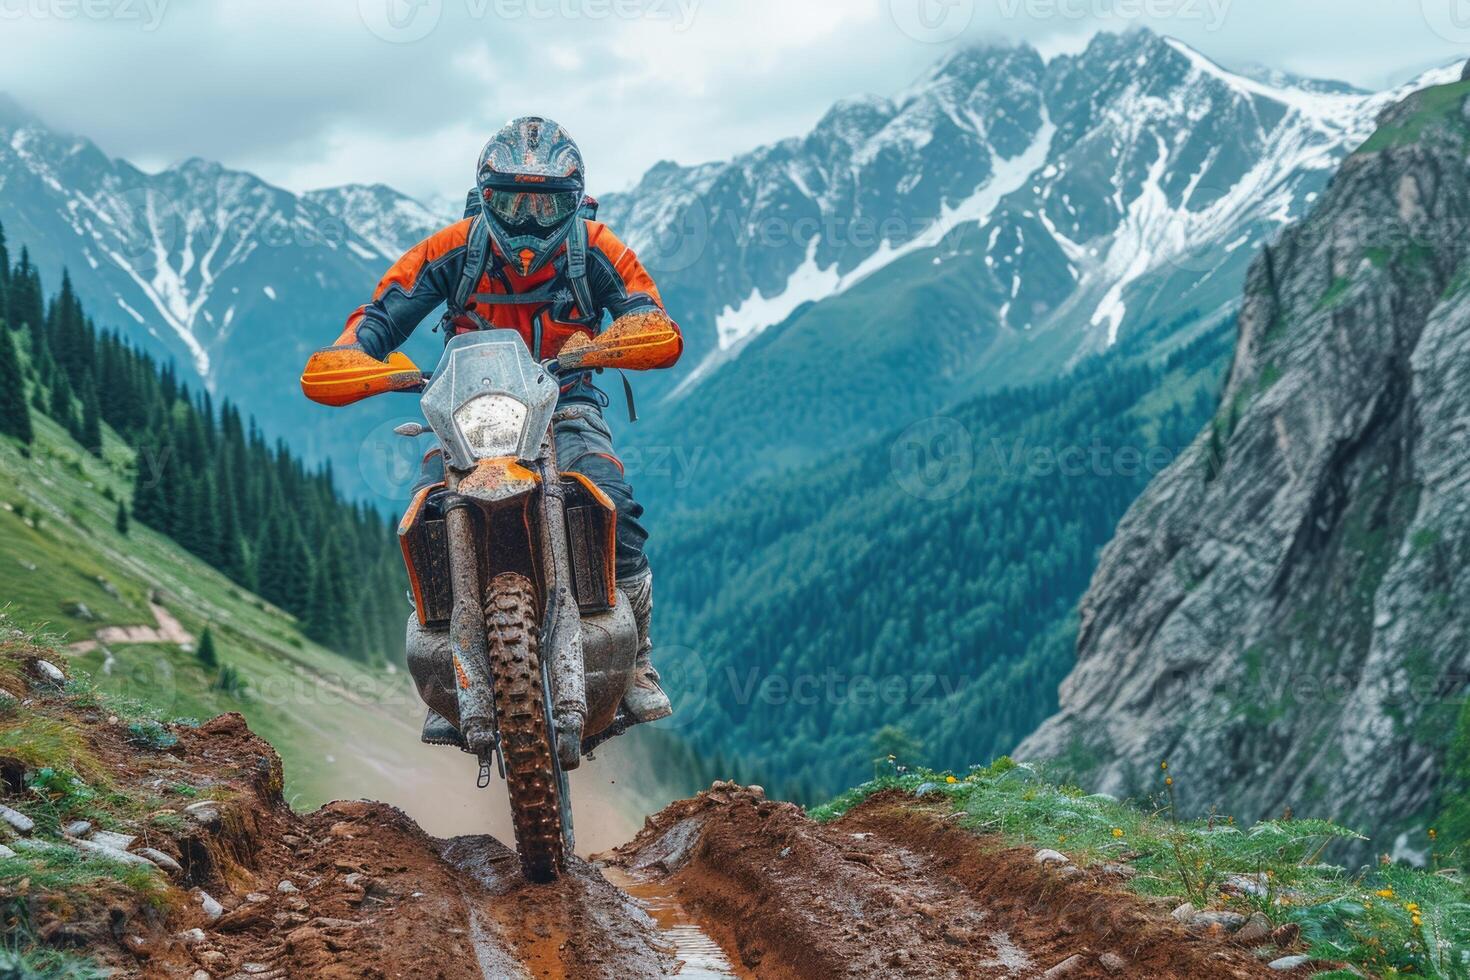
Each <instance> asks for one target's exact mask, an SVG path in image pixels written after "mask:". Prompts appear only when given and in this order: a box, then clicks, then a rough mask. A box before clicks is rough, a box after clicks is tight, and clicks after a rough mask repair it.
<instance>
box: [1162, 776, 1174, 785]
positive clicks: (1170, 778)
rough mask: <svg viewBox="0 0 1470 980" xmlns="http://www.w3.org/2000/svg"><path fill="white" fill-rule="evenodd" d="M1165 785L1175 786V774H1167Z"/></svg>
mask: <svg viewBox="0 0 1470 980" xmlns="http://www.w3.org/2000/svg"><path fill="white" fill-rule="evenodd" d="M1164 785H1165V786H1173V785H1174V777H1173V776H1165V777H1164Z"/></svg>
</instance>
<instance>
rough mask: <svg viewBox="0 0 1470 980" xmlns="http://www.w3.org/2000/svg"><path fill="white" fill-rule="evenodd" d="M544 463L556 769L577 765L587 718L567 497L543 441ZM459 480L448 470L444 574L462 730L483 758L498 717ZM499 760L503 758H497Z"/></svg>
mask: <svg viewBox="0 0 1470 980" xmlns="http://www.w3.org/2000/svg"><path fill="white" fill-rule="evenodd" d="M547 442H548V445H547V449H546V453H545V455H544V457H543V459H542V461H541V464H540V467H539V473H540V476H541V554H542V557H543V561H544V563H545V572H546V575H545V578H546V582H547V589H546V592H547V594H546V596H545V601H544V602H543V607H544V622H543V626H542V634H541V662H542V674H543V687H544V689H545V691H546V697H547V701H548V708H549V712H548V713H549V716H550V720H551V721H552V723H553V726H554V730H555V739H556V753H557V757H558V759H559V761H560V763H561V768H563V769H565V770H571V769H575V768H577V766H579V765H580V764H581V748H582V734H583V729H584V728H585V727H586V720H587V687H586V684H587V680H586V663H585V660H584V656H583V651H582V615H581V610H580V608H579V607H578V605H577V600H576V597H575V596H574V595H573V594H572V589H571V581H572V571H571V558H570V556H569V555H568V554H567V543H566V542H567V535H566V498H565V494H564V492H563V490H562V485H561V477H560V473H559V472H558V470H557V466H556V449H555V446H554V445H552V444H551V440H550V439H548V440H547ZM458 482H459V481H458V479H457V477H455V476H454V475H453V474H452V473H451V474H449V475H448V479H447V484H448V485H447V489H448V490H449V491H450V492H449V493H448V494H447V497H448V503H447V506H448V510H447V513H446V514H445V515H444V520H445V531H446V537H447V538H448V550H449V575H450V584H451V588H452V589H453V596H454V605H453V609H452V610H451V612H450V618H449V640H450V648H451V650H452V652H453V657H454V676H455V685H456V694H457V697H458V699H459V717H460V733H461V734H462V735H463V736H464V740H465V745H466V747H467V748H468V749H469V750H470V751H471V752H474V753H475V754H476V755H478V756H479V757H480V759H481V760H482V762H483V761H484V760H485V759H487V758H488V753H490V752H492V751H494V750H495V749H497V748H498V747H499V725H498V723H497V721H496V718H495V700H494V695H493V691H494V686H493V685H494V678H492V677H491V676H490V671H489V657H488V653H487V650H486V639H485V606H484V591H483V588H482V586H481V583H480V573H479V561H478V556H477V549H476V539H475V532H474V520H473V518H472V516H471V515H470V512H469V508H470V507H472V506H473V504H471V503H470V502H469V501H466V500H462V499H458V498H457V495H456V493H455V491H456V489H457V484H458ZM502 765H503V762H502Z"/></svg>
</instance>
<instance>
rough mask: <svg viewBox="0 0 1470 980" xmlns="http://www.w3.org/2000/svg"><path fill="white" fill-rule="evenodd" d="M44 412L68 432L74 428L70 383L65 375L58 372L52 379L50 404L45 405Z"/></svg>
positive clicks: (74, 420)
mask: <svg viewBox="0 0 1470 980" xmlns="http://www.w3.org/2000/svg"><path fill="white" fill-rule="evenodd" d="M46 414H47V415H49V416H51V417H52V418H53V419H55V420H56V422H57V424H58V425H60V426H61V427H62V428H63V429H66V430H67V431H68V432H73V431H75V430H76V427H77V426H76V414H75V413H74V412H72V410H71V385H70V384H69V383H68V382H67V380H66V376H65V375H62V374H58V375H56V377H55V378H54V379H52V382H51V404H49V405H47V406H46Z"/></svg>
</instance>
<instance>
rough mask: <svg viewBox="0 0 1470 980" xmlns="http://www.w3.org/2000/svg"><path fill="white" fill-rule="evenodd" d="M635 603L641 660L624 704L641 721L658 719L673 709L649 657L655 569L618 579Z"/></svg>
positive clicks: (636, 667) (634, 611)
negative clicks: (649, 631) (649, 626)
mask: <svg viewBox="0 0 1470 980" xmlns="http://www.w3.org/2000/svg"><path fill="white" fill-rule="evenodd" d="M618 588H620V589H622V590H623V592H624V593H625V594H626V595H627V596H628V602H629V603H631V604H632V606H633V619H634V620H635V621H636V622H637V623H638V662H637V664H636V665H635V667H634V670H633V684H632V686H631V687H629V688H628V693H627V694H625V695H623V707H624V708H625V709H626V710H627V712H628V714H630V715H632V716H633V718H634V719H635V720H637V721H639V722H647V721H658V720H659V719H660V718H667V717H668V716H669V715H671V714H673V713H674V707H673V705H671V704H670V703H669V696H668V695H667V694H665V693H664V689H663V688H662V687H661V686H660V685H659V676H658V671H657V670H655V669H654V667H653V661H652V660H650V659H649V653H650V651H652V650H653V641H652V640H650V639H649V637H648V625H649V620H650V619H652V617H653V570H652V569H644V570H643V571H642V572H640V573H639V574H637V575H635V576H633V577H632V578H630V579H625V580H623V581H621V582H619V583H618Z"/></svg>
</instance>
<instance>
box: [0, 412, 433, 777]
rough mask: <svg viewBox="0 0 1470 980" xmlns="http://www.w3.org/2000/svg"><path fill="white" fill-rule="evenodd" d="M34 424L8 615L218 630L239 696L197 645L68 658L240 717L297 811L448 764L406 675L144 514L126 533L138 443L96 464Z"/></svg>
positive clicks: (3, 555)
mask: <svg viewBox="0 0 1470 980" xmlns="http://www.w3.org/2000/svg"><path fill="white" fill-rule="evenodd" d="M32 420H33V423H34V425H35V428H36V441H35V443H34V444H33V445H32V446H30V447H29V448H28V449H27V448H23V447H21V446H20V445H18V444H17V443H16V442H15V441H13V440H11V439H7V438H0V597H3V602H0V611H3V614H4V616H5V617H6V618H7V620H9V621H10V622H11V623H16V624H22V625H24V626H26V627H28V628H29V627H32V626H35V625H39V624H44V628H45V629H46V631H47V632H49V633H51V634H54V635H56V636H57V637H58V639H59V641H60V642H59V645H60V647H61V649H62V650H63V651H65V650H66V649H67V647H68V646H69V645H71V644H77V643H82V642H85V641H89V640H91V639H92V638H93V636H94V635H95V634H96V632H97V631H98V630H101V629H103V628H106V627H155V626H156V625H157V624H156V620H155V616H154V614H153V612H152V610H151V609H150V607H149V600H150V597H153V598H156V600H157V602H158V603H159V605H161V606H162V607H163V608H164V609H165V610H166V611H167V612H168V613H170V614H171V615H172V616H173V617H175V618H176V619H177V620H178V622H179V624H180V625H182V627H183V628H184V629H185V630H186V631H187V632H188V633H189V634H191V635H192V636H193V637H195V638H197V637H198V636H199V635H200V634H201V633H202V632H203V630H204V629H205V627H206V626H208V627H209V629H210V631H211V633H212V635H213V638H214V641H215V644H216V647H217V649H218V655H219V659H220V662H221V664H222V665H224V666H225V667H227V668H229V669H231V670H233V671H234V672H236V673H237V674H238V676H239V677H240V678H241V680H242V682H243V685H244V690H243V692H238V693H230V692H228V691H225V690H221V689H219V687H218V686H217V681H218V677H217V673H216V672H215V671H212V670H209V669H206V668H205V667H204V665H202V664H201V663H200V662H199V660H198V658H197V657H196V656H195V654H194V651H193V649H192V648H191V645H190V644H175V643H141V644H135V643H111V644H104V645H102V646H99V647H98V648H97V649H94V650H91V651H89V652H86V653H73V654H72V655H71V660H72V661H73V663H74V666H75V667H76V668H77V669H79V670H80V671H84V672H87V673H89V674H91V675H92V677H93V678H94V680H95V682H96V684H97V685H98V686H99V687H100V688H101V689H102V690H104V691H106V692H110V693H114V694H120V695H126V696H129V697H135V698H138V699H140V700H144V701H146V702H148V703H149V704H150V705H152V706H153V707H154V708H155V709H156V710H158V711H159V712H161V713H162V714H163V715H164V716H165V717H170V718H175V717H183V718H189V717H192V718H197V719H204V718H209V717H212V716H214V715H216V714H219V713H221V712H225V711H239V712H241V713H242V714H244V715H245V717H246V718H247V719H249V721H250V724H251V726H252V727H253V728H254V729H255V730H256V731H258V732H259V733H260V734H261V735H262V736H263V737H265V738H267V739H268V740H269V741H270V742H271V743H272V744H273V745H275V746H276V747H277V749H278V751H279V752H280V754H281V756H282V758H283V759H284V760H285V766H286V778H287V792H288V796H289V797H290V798H291V799H292V800H293V802H295V803H297V804H298V805H315V804H318V803H321V802H323V801H325V800H327V799H329V798H337V797H351V796H358V795H369V796H374V795H375V796H380V797H383V798H388V799H411V798H412V790H411V787H412V786H413V785H414V784H416V783H420V782H421V781H422V780H425V779H429V778H433V777H434V776H436V775H444V774H445V771H446V767H447V766H448V764H449V763H450V762H452V761H453V760H451V759H449V758H447V757H443V756H439V757H436V756H432V755H429V754H428V753H427V751H426V750H421V748H420V747H419V746H418V745H417V744H416V743H417V724H418V722H419V721H420V720H421V715H419V714H418V712H419V710H420V709H419V708H418V707H417V697H416V695H415V694H414V692H413V690H412V686H411V684H410V683H409V682H408V680H407V677H406V674H405V673H403V672H400V671H393V670H392V668H389V669H388V670H382V669H372V668H369V667H367V666H365V665H362V664H359V663H356V662H354V661H350V660H347V659H346V658H343V657H339V656H337V655H336V654H333V653H331V652H330V651H328V650H326V649H323V648H322V647H320V646H318V645H316V644H314V643H312V642H311V641H310V640H308V639H306V638H305V637H304V636H303V635H302V632H301V629H300V625H299V624H298V623H297V621H296V620H295V619H294V618H293V617H291V616H289V615H287V614H286V613H284V612H282V611H281V610H279V609H277V608H275V607H274V606H272V605H270V604H269V603H267V602H265V601H264V600H262V599H261V598H259V597H258V596H255V595H253V594H251V593H248V592H245V591H243V590H242V589H241V588H240V587H239V586H237V585H235V584H233V583H232V582H230V581H229V580H228V579H226V578H225V577H224V576H223V575H221V574H220V573H218V572H216V571H215V570H214V569H212V568H210V567H209V566H208V565H205V564H204V563H203V562H201V561H200V560H198V559H197V558H195V557H193V556H192V555H190V554H188V553H186V552H185V551H184V550H183V549H182V548H180V547H179V546H178V545H176V544H175V543H174V542H172V541H171V540H169V539H167V538H165V537H163V536H162V535H159V534H156V533H155V532H153V531H151V530H149V529H148V528H147V527H146V526H144V525H142V524H141V523H139V522H136V521H134V522H132V524H131V526H130V527H129V529H128V533H127V534H125V535H124V534H122V533H120V532H119V531H118V530H117V528H116V527H115V518H116V511H117V501H118V500H126V499H127V497H128V495H129V493H130V491H131V487H132V484H133V478H132V466H133V460H132V454H131V452H130V451H129V450H128V449H127V448H126V447H125V446H123V445H122V443H121V442H120V441H119V440H117V439H116V438H115V437H114V436H113V435H112V434H111V433H110V432H107V433H105V444H104V449H103V453H102V458H100V459H99V458H98V457H96V456H94V455H92V454H90V453H87V452H84V451H82V449H81V447H80V446H78V445H77V444H76V443H75V442H74V441H73V440H72V439H71V438H70V436H68V435H67V434H66V433H65V432H64V431H63V430H62V429H61V428H60V426H58V425H56V424H55V423H54V422H52V421H51V420H50V419H49V418H47V417H45V416H43V415H41V414H39V413H32ZM386 601H392V598H391V597H389V598H388V599H387V600H386ZM404 615H405V616H406V615H407V605H406V604H405V605H404ZM384 655H385V657H387V658H388V659H389V660H390V662H391V661H392V660H393V659H396V658H397V657H399V656H400V654H399V653H398V652H397V651H384Z"/></svg>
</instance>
